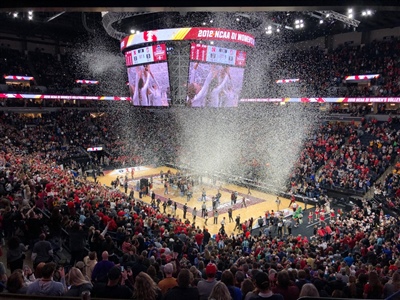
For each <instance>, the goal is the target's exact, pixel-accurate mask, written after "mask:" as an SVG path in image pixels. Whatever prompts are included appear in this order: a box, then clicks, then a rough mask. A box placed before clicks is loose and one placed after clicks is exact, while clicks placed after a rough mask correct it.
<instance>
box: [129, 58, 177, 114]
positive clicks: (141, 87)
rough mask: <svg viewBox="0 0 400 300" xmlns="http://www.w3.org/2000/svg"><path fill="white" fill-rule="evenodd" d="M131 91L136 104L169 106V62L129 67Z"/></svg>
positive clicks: (133, 101)
mask: <svg viewBox="0 0 400 300" xmlns="http://www.w3.org/2000/svg"><path fill="white" fill-rule="evenodd" d="M128 80H129V92H130V94H131V98H132V103H133V105H135V106H169V93H170V85H169V76H168V63H167V62H161V63H156V64H145V65H139V66H133V67H130V68H128Z"/></svg>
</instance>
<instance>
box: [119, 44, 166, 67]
mask: <svg viewBox="0 0 400 300" xmlns="http://www.w3.org/2000/svg"><path fill="white" fill-rule="evenodd" d="M165 60H167V47H166V45H165V44H158V45H152V46H148V47H143V48H137V49H134V50H131V51H127V52H125V62H126V66H127V67H131V66H136V65H143V64H150V63H155V62H161V61H165Z"/></svg>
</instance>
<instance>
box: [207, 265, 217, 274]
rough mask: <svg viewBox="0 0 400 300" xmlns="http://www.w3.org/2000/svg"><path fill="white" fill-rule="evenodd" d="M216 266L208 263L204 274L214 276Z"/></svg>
mask: <svg viewBox="0 0 400 300" xmlns="http://www.w3.org/2000/svg"><path fill="white" fill-rule="evenodd" d="M216 273H217V266H216V265H215V264H212V263H209V264H208V265H207V267H206V274H216Z"/></svg>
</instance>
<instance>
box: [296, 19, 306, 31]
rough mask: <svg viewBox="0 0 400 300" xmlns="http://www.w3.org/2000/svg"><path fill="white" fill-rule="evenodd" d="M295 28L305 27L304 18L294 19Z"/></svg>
mask: <svg viewBox="0 0 400 300" xmlns="http://www.w3.org/2000/svg"><path fill="white" fill-rule="evenodd" d="M294 24H295V25H294V28H296V29H300V28H303V27H304V21H303V20H302V19H300V20H295V21H294Z"/></svg>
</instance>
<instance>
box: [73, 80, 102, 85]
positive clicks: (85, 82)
mask: <svg viewBox="0 0 400 300" xmlns="http://www.w3.org/2000/svg"><path fill="white" fill-rule="evenodd" d="M75 82H76V83H81V84H99V82H98V81H97V80H86V79H77V80H75Z"/></svg>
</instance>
